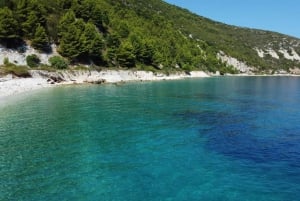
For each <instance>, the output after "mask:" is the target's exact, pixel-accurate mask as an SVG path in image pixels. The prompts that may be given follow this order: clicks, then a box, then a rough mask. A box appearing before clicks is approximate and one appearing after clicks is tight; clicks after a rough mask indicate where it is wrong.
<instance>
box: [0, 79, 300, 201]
mask: <svg viewBox="0 0 300 201" xmlns="http://www.w3.org/2000/svg"><path fill="white" fill-rule="evenodd" d="M0 200H1V201H44V200H45V201H59V200H63V201H69V200H70V201H102V200H103V201H142V200H143V201H145V200H147V201H148V200H149V201H201V200H203V201H299V200H300V78H298V77H212V78H200V79H184V80H174V81H155V82H132V83H123V84H105V85H76V86H61V87H55V88H49V89H42V90H38V91H34V92H31V93H29V94H28V93H27V94H20V95H17V96H13V97H9V98H6V99H5V101H1V102H0Z"/></svg>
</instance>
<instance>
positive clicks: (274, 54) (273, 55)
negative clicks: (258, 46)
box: [266, 48, 279, 59]
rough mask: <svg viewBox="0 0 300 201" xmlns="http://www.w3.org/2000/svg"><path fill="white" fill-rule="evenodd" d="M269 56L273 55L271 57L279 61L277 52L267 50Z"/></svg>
mask: <svg viewBox="0 0 300 201" xmlns="http://www.w3.org/2000/svg"><path fill="white" fill-rule="evenodd" d="M266 52H267V54H269V55H271V57H273V58H275V59H279V56H278V54H277V52H275V51H274V50H273V49H271V48H270V49H267V50H266Z"/></svg>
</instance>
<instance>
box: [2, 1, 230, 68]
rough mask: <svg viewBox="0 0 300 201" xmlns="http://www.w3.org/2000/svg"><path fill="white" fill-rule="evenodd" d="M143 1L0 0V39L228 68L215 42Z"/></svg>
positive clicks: (114, 58) (74, 52)
mask: <svg viewBox="0 0 300 201" xmlns="http://www.w3.org/2000/svg"><path fill="white" fill-rule="evenodd" d="M145 2H146V1H145ZM145 2H143V1H136V2H135V1H123V0H51V1H39V0H0V7H1V8H0V43H2V45H6V46H8V47H13V46H18V45H20V44H22V43H23V42H24V41H26V42H28V43H30V44H31V45H32V46H33V47H34V48H35V49H37V50H39V51H42V52H48V51H51V47H50V44H52V43H56V44H57V46H58V52H59V53H60V54H61V55H62V56H63V57H65V58H67V59H68V60H69V62H71V63H87V64H95V65H101V66H108V67H109V66H121V67H140V68H145V67H147V66H152V67H155V68H158V69H161V68H164V69H168V68H178V69H183V70H186V71H189V70H192V69H202V70H209V71H216V70H219V69H225V70H224V71H226V66H225V65H224V64H223V63H222V62H220V61H219V60H218V59H217V57H216V53H217V51H218V50H217V49H216V48H214V46H213V45H210V44H207V43H206V42H205V41H203V40H197V41H196V40H195V39H193V38H192V37H189V36H188V35H187V34H186V33H184V32H183V31H181V30H179V29H177V28H175V27H176V26H175V24H174V21H172V20H170V19H168V18H167V17H165V16H164V15H162V14H161V13H160V12H158V11H156V10H155V9H154V8H151V7H147V6H146V5H145V4H144V3H145ZM158 2H159V3H162V2H160V1H151V3H152V5H153V6H155V3H158ZM149 5H150V2H149V4H148V6H149ZM174 20H176V19H174Z"/></svg>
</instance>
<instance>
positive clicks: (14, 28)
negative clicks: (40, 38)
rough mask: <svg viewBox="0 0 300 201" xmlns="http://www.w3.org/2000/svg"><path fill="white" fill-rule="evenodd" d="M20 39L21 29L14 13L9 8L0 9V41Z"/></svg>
mask: <svg viewBox="0 0 300 201" xmlns="http://www.w3.org/2000/svg"><path fill="white" fill-rule="evenodd" d="M18 38H20V35H19V27H18V22H17V21H16V19H15V18H14V15H13V12H12V11H11V10H10V9H8V8H7V7H4V8H0V40H6V39H18Z"/></svg>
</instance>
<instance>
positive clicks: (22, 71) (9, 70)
mask: <svg viewBox="0 0 300 201" xmlns="http://www.w3.org/2000/svg"><path fill="white" fill-rule="evenodd" d="M3 71H4V74H5V75H7V74H12V75H15V76H17V77H31V75H30V73H29V71H28V68H27V67H26V66H14V65H8V66H6V67H4V69H3Z"/></svg>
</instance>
